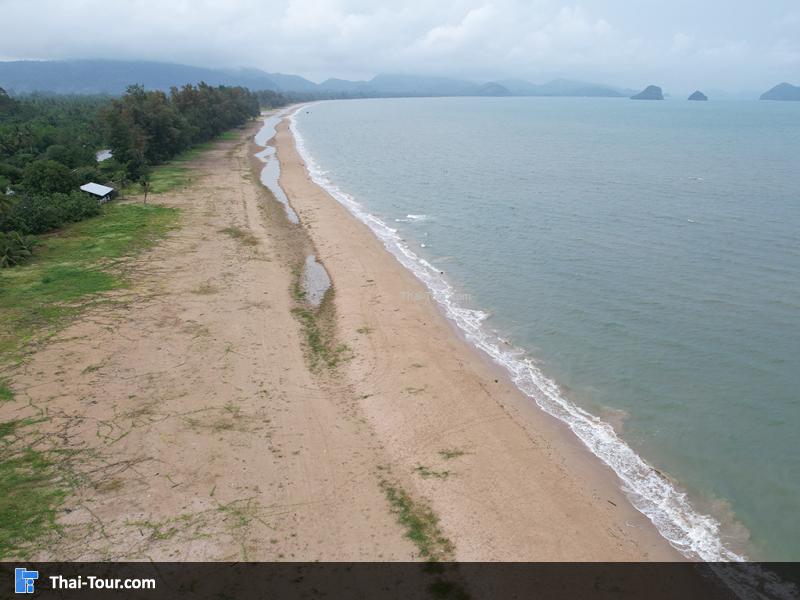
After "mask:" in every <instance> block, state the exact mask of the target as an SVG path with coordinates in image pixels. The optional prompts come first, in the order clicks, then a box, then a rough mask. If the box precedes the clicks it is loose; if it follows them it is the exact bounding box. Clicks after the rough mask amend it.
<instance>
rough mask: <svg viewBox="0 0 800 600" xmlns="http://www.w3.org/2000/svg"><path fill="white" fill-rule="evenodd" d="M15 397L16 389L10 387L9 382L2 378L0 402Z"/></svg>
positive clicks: (8, 400)
mask: <svg viewBox="0 0 800 600" xmlns="http://www.w3.org/2000/svg"><path fill="white" fill-rule="evenodd" d="M13 399H14V390H12V389H11V388H10V387H8V382H7V381H5V380H3V379H0V402H11V401H12V400H13Z"/></svg>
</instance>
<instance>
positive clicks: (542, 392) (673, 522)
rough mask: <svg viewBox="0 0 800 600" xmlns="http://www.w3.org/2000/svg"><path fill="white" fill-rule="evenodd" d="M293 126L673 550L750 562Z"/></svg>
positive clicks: (470, 334) (388, 243) (375, 226)
mask: <svg viewBox="0 0 800 600" xmlns="http://www.w3.org/2000/svg"><path fill="white" fill-rule="evenodd" d="M289 119H290V127H291V131H292V133H293V135H294V138H295V143H296V145H297V150H298V152H299V153H300V156H301V157H302V158H303V160H304V161H305V164H306V168H307V169H308V172H309V175H310V176H311V178H312V180H313V181H314V182H315V183H317V185H319V186H321V187H322V188H324V189H325V190H326V191H327V192H328V193H329V194H330V195H331V196H333V198H335V199H336V200H337V201H338V202H340V203H341V204H342V205H344V206H345V207H346V208H347V209H348V210H349V211H350V212H351V213H352V214H353V215H354V216H355V217H356V218H358V219H359V220H360V221H362V222H363V223H365V224H366V225H367V226H368V227H369V228H370V229H371V230H372V231H373V233H374V234H375V235H376V236H377V237H378V239H380V240H381V241H382V242H383V244H384V246H385V247H386V248H387V250H389V252H391V253H392V254H393V255H394V256H395V257H396V258H397V260H398V261H399V262H400V263H401V264H402V265H403V266H405V267H406V268H408V269H409V270H410V271H411V272H412V273H413V274H414V275H415V276H416V277H417V278H418V279H419V280H420V281H422V282H423V283H424V284H425V285H426V286H427V287H428V289H429V290H430V294H431V296H432V297H433V298H434V299H435V300H436V302H438V303H439V304H440V305H441V306H442V308H443V309H444V312H445V314H446V315H447V317H448V318H449V319H451V320H452V321H454V322H455V323H456V325H458V327H459V328H460V329H461V330H462V331H463V332H464V335H465V336H466V338H467V339H468V340H469V341H470V342H471V343H472V344H474V345H475V346H476V347H477V348H479V349H480V350H482V351H483V352H485V353H486V354H487V355H489V356H490V357H491V358H492V359H493V360H494V361H495V362H496V363H497V364H499V365H501V366H502V367H503V368H505V369H506V371H508V374H509V375H510V377H511V379H512V380H513V382H514V383H515V384H516V385H517V387H518V388H519V389H520V390H521V391H522V392H523V393H524V394H525V395H527V396H529V397H530V398H532V399H533V400H534V401H535V402H536V403H537V404H538V406H539V407H541V408H542V409H543V410H544V411H546V412H547V413H549V414H550V415H553V416H554V417H556V418H558V419H560V420H561V421H563V422H564V423H566V424H567V425H568V426H569V428H570V429H571V430H572V431H573V432H574V433H575V435H577V437H578V439H580V440H581V441H582V442H583V443H584V444H585V445H586V447H587V448H589V450H590V451H591V452H592V453H594V454H595V455H596V456H598V457H599V458H600V459H601V460H602V461H603V462H604V463H606V464H607V465H608V466H609V467H611V468H612V469H613V470H614V472H615V473H616V474H617V476H618V477H619V479H620V481H621V483H622V489H623V490H624V491H625V493H626V494H627V496H628V498H629V499H630V501H631V503H632V504H633V506H634V507H636V508H637V509H638V510H639V511H640V512H642V513H643V514H644V515H646V516H647V517H648V518H649V519H650V520H651V521H652V522H653V524H654V525H655V526H656V528H657V529H658V531H659V532H660V533H661V535H662V536H663V537H664V538H666V539H667V540H668V541H669V543H670V544H672V546H673V547H675V548H676V549H677V550H679V551H680V552H681V553H682V554H683V555H684V556H686V557H687V558H690V559H693V560H697V559H700V560H704V561H709V562H716V561H742V560H746V558H745V557H744V556H742V555H740V554H737V553H735V552H733V551H732V550H730V549H729V548H727V547H726V546H725V544H724V543H723V542H722V540H721V539H720V524H719V522H718V521H717V520H716V519H714V518H713V517H711V516H709V515H704V514H701V513H699V512H697V511H696V510H695V509H694V508H693V507H692V505H691V504H690V502H689V499H688V498H687V496H686V494H685V493H684V492H681V491H680V490H678V489H677V488H676V487H675V485H673V483H672V482H670V481H669V480H668V479H667V478H666V477H664V476H663V475H661V474H660V473H659V472H658V471H656V469H654V468H653V467H652V466H650V465H649V464H648V463H647V462H645V461H644V459H642V458H641V457H640V456H639V455H638V454H636V452H634V451H633V449H632V448H631V447H630V446H628V444H626V443H625V442H624V441H623V440H622V439H620V437H619V436H618V435H617V434H616V432H615V431H614V429H613V428H612V427H611V425H609V424H608V423H606V422H604V421H602V420H600V419H599V418H597V417H595V416H594V415H592V414H590V413H589V412H587V411H585V410H584V409H582V408H580V407H578V406H576V405H575V404H573V403H571V402H570V401H569V400H567V399H566V398H564V396H563V395H562V394H561V391H560V390H559V388H558V386H557V385H556V383H555V382H554V381H552V380H551V379H548V378H547V377H546V376H545V375H544V374H543V373H542V372H541V370H540V369H539V368H538V367H537V366H536V365H535V364H534V362H533V361H532V360H531V359H530V358H527V357H526V356H525V353H524V351H522V350H520V349H518V348H513V347H510V346H509V345H508V344H507V343H504V340H502V339H500V338H499V337H497V335H495V334H494V333H492V332H491V331H488V330H487V329H486V328H485V327H484V326H483V322H484V321H485V320H486V318H487V317H488V314H487V313H485V312H482V311H479V310H473V309H468V308H465V307H463V306H460V305H459V304H458V303H457V301H456V300H457V299H458V295H457V293H456V291H455V290H454V288H453V287H452V286H451V285H450V284H449V283H448V282H447V280H446V279H445V278H444V277H443V276H442V274H441V273H440V271H439V270H438V269H436V268H435V267H434V266H433V265H431V264H430V263H429V262H427V261H426V260H424V259H423V258H421V257H419V256H417V255H416V254H415V253H414V252H413V251H412V250H411V249H410V248H409V247H408V245H407V244H406V243H405V242H404V241H403V240H402V239H401V238H400V237H399V236H398V235H397V232H396V231H395V230H394V229H392V228H390V227H388V226H387V225H386V223H384V222H383V221H382V220H381V219H380V218H378V217H376V216H375V215H372V214H370V213H369V212H368V211H367V210H366V209H365V208H364V207H363V206H362V205H361V204H359V203H358V202H357V201H356V200H355V199H354V198H353V197H352V196H350V195H349V194H347V193H345V192H343V191H342V190H341V189H340V188H339V187H337V186H336V185H335V184H334V183H332V182H331V181H330V179H328V177H327V173H326V172H325V171H323V170H322V169H321V168H320V166H319V165H318V164H317V162H316V161H315V160H314V158H313V157H312V156H311V154H310V153H309V151H308V149H307V148H306V145H305V142H304V139H303V136H302V135H301V134H300V132H299V131H298V128H297V119H296V113H292V114H291V115H290V117H289Z"/></svg>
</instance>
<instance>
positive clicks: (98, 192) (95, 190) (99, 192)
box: [81, 183, 114, 198]
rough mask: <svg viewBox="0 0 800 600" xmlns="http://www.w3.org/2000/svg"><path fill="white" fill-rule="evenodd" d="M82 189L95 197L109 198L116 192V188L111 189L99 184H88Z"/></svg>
mask: <svg viewBox="0 0 800 600" xmlns="http://www.w3.org/2000/svg"><path fill="white" fill-rule="evenodd" d="M81 189H82V190H83V191H84V192H89V193H90V194H94V195H95V196H100V197H101V198H102V197H103V196H107V195H108V194H110V193H111V192H113V191H114V188H110V187H108V186H106V185H100V184H99V183H87V184H84V185H82V186H81Z"/></svg>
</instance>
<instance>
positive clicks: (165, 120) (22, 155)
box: [0, 83, 288, 267]
mask: <svg viewBox="0 0 800 600" xmlns="http://www.w3.org/2000/svg"><path fill="white" fill-rule="evenodd" d="M287 101H288V99H287V98H285V97H283V96H282V95H281V94H276V93H274V92H271V93H261V94H260V95H259V94H257V93H254V92H251V91H249V90H247V89H246V88H242V87H226V86H218V87H214V86H210V85H207V84H205V83H200V84H198V85H184V86H182V87H180V88H177V87H173V88H172V89H171V90H170V91H169V93H165V92H163V91H158V90H145V89H144V88H143V87H142V86H139V85H133V86H130V87H129V88H128V90H127V92H126V93H125V94H124V95H123V96H122V97H119V98H111V97H108V96H45V95H32V96H26V97H23V98H12V97H10V96H9V95H8V94H7V93H6V92H5V91H4V90H3V89H2V88H0V266H2V267H8V266H14V265H16V264H19V263H20V262H23V261H24V260H25V259H27V258H28V257H30V256H31V253H32V250H33V248H34V246H35V245H36V238H35V237H33V236H34V235H36V234H41V233H45V232H47V231H50V230H53V229H57V228H59V227H61V226H62V225H64V224H65V223H69V222H74V221H79V220H81V219H85V218H87V217H89V216H93V215H96V214H98V213H99V212H100V210H101V209H100V206H99V204H98V202H97V200H96V199H95V198H93V197H91V196H89V195H88V194H84V193H82V192H80V191H78V188H79V186H80V185H82V184H84V183H87V182H89V181H97V182H109V183H112V184H115V185H116V186H117V187H122V186H124V185H125V184H126V183H129V182H132V181H138V180H143V179H146V178H147V176H148V171H149V169H150V167H152V166H154V165H158V164H161V163H163V162H165V161H168V160H170V159H171V158H173V157H174V156H176V155H177V154H178V153H180V152H182V151H184V150H187V149H189V148H190V147H192V146H194V145H196V144H199V143H202V142H206V141H209V140H211V139H213V138H215V137H216V136H218V135H219V134H221V133H222V132H224V131H226V130H228V129H231V128H234V127H238V126H241V125H243V124H244V123H246V122H247V121H248V120H249V119H251V118H253V117H256V116H258V114H259V112H260V105H266V106H281V105H283V104H285V103H286V102H287ZM103 148H110V149H111V153H112V158H110V159H108V160H104V161H102V162H98V161H97V159H96V152H97V151H98V150H100V149H103Z"/></svg>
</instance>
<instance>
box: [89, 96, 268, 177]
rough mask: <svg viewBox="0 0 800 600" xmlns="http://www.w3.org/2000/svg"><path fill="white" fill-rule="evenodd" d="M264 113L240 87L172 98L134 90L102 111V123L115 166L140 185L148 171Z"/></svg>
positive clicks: (255, 98) (255, 100)
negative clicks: (139, 182)
mask: <svg viewBox="0 0 800 600" xmlns="http://www.w3.org/2000/svg"><path fill="white" fill-rule="evenodd" d="M259 110H260V109H259V102H258V97H257V96H256V95H255V94H253V93H252V92H249V91H248V90H246V89H244V88H240V87H224V86H220V87H212V86H209V85H206V84H204V83H200V84H199V85H197V86H193V85H185V86H183V87H182V88H180V89H178V88H172V90H171V91H170V93H169V95H167V94H165V93H164V92H161V91H158V90H155V91H145V89H144V88H143V87H142V86H139V85H133V86H130V87H129V88H128V92H127V93H126V94H125V95H124V96H123V97H122V98H119V99H115V100H112V101H111V102H110V104H109V105H108V106H107V107H106V108H105V109H104V110H103V111H102V122H103V125H104V129H105V132H106V139H107V140H108V143H109V146H110V147H111V151H112V153H113V155H114V158H115V160H116V161H117V162H118V163H120V164H122V165H124V166H125V169H126V171H127V173H128V175H129V176H130V177H131V178H132V179H138V178H139V177H140V176H141V175H142V174H143V173H144V171H145V170H146V167H147V166H148V165H157V164H160V163H163V162H164V161H166V160H169V159H170V158H172V157H174V156H175V155H177V154H178V153H179V152H181V151H183V150H186V149H187V148H189V147H191V146H192V145H194V144H198V143H201V142H205V141H208V140H211V139H213V138H214V137H216V136H218V135H219V134H221V133H222V132H223V131H225V130H227V129H231V128H232V127H236V126H239V125H242V124H244V123H245V122H246V121H247V120H248V119H251V118H253V117H256V116H258V114H259Z"/></svg>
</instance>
